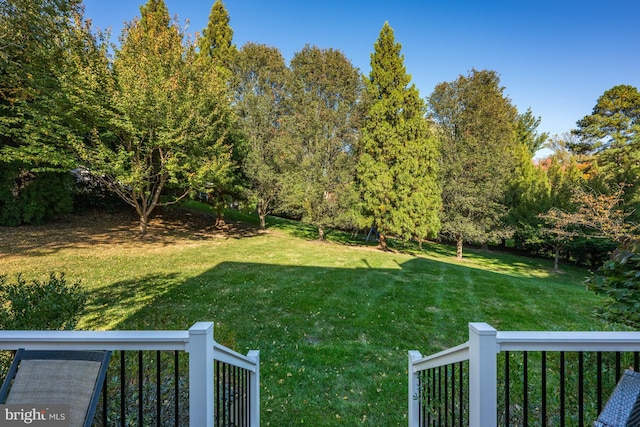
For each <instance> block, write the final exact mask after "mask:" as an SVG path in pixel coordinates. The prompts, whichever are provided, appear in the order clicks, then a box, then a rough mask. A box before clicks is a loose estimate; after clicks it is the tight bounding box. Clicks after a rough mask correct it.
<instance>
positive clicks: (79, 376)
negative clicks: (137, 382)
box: [0, 349, 111, 427]
mask: <svg viewBox="0 0 640 427" xmlns="http://www.w3.org/2000/svg"><path fill="white" fill-rule="evenodd" d="M110 357H111V352H109V351H67V350H50V351H47V350H23V349H21V350H18V352H17V353H16V355H15V358H14V360H13V363H12V364H11V367H10V368H9V372H8V374H7V377H6V378H5V380H4V383H3V385H2V388H1V389H0V403H5V404H33V405H66V406H68V407H69V426H70V427H75V426H78V427H80V426H86V427H89V426H90V425H91V424H92V422H93V416H94V414H95V411H96V407H97V405H98V398H99V396H100V390H101V389H102V385H103V383H104V378H105V376H106V373H107V367H108V365H109V358H110Z"/></svg>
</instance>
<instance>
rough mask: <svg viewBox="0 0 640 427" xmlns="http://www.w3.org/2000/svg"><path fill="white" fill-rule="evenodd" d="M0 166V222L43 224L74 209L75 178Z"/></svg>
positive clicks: (62, 174)
mask: <svg viewBox="0 0 640 427" xmlns="http://www.w3.org/2000/svg"><path fill="white" fill-rule="evenodd" d="M1 166H2V167H0V225H3V226H16V225H22V224H42V223H43V222H46V221H50V220H52V219H54V218H55V217H56V216H59V215H65V214H68V213H70V212H71V211H72V210H73V185H74V184H73V177H72V176H71V174H69V173H62V172H38V173H33V172H28V171H25V170H22V169H20V168H19V166H18V165H14V164H7V163H2V164H1Z"/></svg>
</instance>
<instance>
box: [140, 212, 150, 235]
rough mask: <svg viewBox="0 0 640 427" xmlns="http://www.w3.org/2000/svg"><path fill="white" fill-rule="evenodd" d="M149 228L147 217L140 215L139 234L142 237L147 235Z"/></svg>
mask: <svg viewBox="0 0 640 427" xmlns="http://www.w3.org/2000/svg"><path fill="white" fill-rule="evenodd" d="M148 228H149V216H148V215H147V214H140V234H141V235H142V236H144V235H145V234H147V229H148Z"/></svg>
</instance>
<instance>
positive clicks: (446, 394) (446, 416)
mask: <svg viewBox="0 0 640 427" xmlns="http://www.w3.org/2000/svg"><path fill="white" fill-rule="evenodd" d="M448 372H449V368H448V367H447V366H445V367H444V381H443V382H444V399H443V400H442V402H441V404H442V406H443V409H444V425H445V426H446V425H449V405H448V400H449V381H448V378H447V376H448V375H449V374H448Z"/></svg>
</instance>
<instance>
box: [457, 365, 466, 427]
mask: <svg viewBox="0 0 640 427" xmlns="http://www.w3.org/2000/svg"><path fill="white" fill-rule="evenodd" d="M459 371H460V374H459V375H460V378H459V381H460V384H459V385H460V387H458V388H459V389H460V391H459V393H460V399H459V400H460V417H459V418H460V427H462V424H463V423H464V406H465V404H464V387H463V380H464V378H463V376H464V372H463V371H464V365H463V363H462V362H460V369H459Z"/></svg>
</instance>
